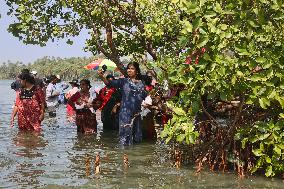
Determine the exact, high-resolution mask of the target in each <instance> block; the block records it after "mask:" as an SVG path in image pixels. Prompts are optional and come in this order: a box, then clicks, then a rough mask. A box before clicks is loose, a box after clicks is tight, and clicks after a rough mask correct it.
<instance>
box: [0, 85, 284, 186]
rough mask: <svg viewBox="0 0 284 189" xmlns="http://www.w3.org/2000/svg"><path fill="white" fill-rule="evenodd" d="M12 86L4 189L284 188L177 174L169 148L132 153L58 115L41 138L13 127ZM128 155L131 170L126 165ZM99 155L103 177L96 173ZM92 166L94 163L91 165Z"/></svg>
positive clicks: (1, 144)
mask: <svg viewBox="0 0 284 189" xmlns="http://www.w3.org/2000/svg"><path fill="white" fill-rule="evenodd" d="M10 83H11V81H7V80H6V81H0V89H1V96H0V115H1V116H0V173H1V174H0V188H39V187H42V188H77V187H80V188H233V189H234V188H238V189H239V188H269V189H278V188H282V189H283V188H284V184H283V182H282V181H281V180H278V179H267V178H263V177H249V178H247V179H242V180H241V179H238V177H237V176H236V175H235V174H232V173H225V174H224V173H213V172H209V171H203V172H202V173H201V174H199V175H195V172H194V167H193V166H190V165H189V166H182V167H181V168H180V169H177V168H173V167H172V162H171V161H170V160H169V158H168V151H169V149H170V147H169V146H165V145H159V144H155V142H143V143H141V144H138V145H134V146H132V147H129V148H127V149H122V148H121V147H119V146H118V145H117V143H118V138H117V133H115V132H110V133H104V132H102V128H101V124H100V125H99V128H98V130H99V131H100V134H98V135H97V136H88V135H87V136H84V135H79V134H77V132H76V127H75V125H74V124H71V123H68V122H67V121H66V119H65V109H64V107H63V106H61V107H60V108H59V109H58V116H57V118H56V119H47V118H46V119H45V120H44V122H43V125H42V128H43V131H42V132H41V133H40V134H34V133H29V132H20V131H18V128H17V126H15V127H14V128H10V127H9V122H10V121H9V120H10V115H11V112H12V104H13V101H14V98H15V92H14V91H13V90H10ZM124 153H126V154H127V155H128V159H129V167H128V166H125V165H124V162H123V157H124ZM97 154H99V155H100V158H101V161H100V172H99V173H98V174H96V173H95V165H94V162H95V157H96V155H97ZM88 162H89V163H88Z"/></svg>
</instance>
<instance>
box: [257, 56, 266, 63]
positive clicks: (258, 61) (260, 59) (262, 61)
mask: <svg viewBox="0 0 284 189" xmlns="http://www.w3.org/2000/svg"><path fill="white" fill-rule="evenodd" d="M255 61H256V62H257V63H264V62H266V59H265V58H263V57H258V58H257V59H256V60H255Z"/></svg>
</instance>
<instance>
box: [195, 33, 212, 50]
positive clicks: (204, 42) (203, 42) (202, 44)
mask: <svg viewBox="0 0 284 189" xmlns="http://www.w3.org/2000/svg"><path fill="white" fill-rule="evenodd" d="M208 41H209V38H208V37H207V36H205V37H202V38H201V41H200V43H199V44H197V45H196V46H197V47H198V48H201V47H204V46H205V45H206V44H207V42H208Z"/></svg>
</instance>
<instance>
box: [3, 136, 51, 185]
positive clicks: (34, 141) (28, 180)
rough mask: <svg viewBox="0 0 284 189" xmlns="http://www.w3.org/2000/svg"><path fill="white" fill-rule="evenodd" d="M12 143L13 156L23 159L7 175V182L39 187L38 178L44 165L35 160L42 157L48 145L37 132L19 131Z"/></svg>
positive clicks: (42, 172)
mask: <svg viewBox="0 0 284 189" xmlns="http://www.w3.org/2000/svg"><path fill="white" fill-rule="evenodd" d="M12 141H13V144H14V145H15V146H16V147H17V148H15V149H16V151H15V152H14V154H15V155H16V156H17V157H23V158H25V159H24V160H23V161H22V162H18V163H17V164H16V166H15V167H16V169H15V170H14V172H12V173H11V174H10V175H9V180H10V181H11V182H16V183H17V184H18V185H20V186H31V185H33V186H39V185H40V180H39V179H38V178H39V177H40V176H41V175H43V174H44V173H45V171H44V170H43V168H44V167H45V166H46V165H45V163H43V162H40V161H36V160H37V159H39V158H42V157H43V154H42V153H41V151H44V148H45V147H46V146H47V144H48V143H47V141H45V140H44V139H43V135H42V134H40V133H39V132H29V131H19V132H18V133H17V134H16V136H15V137H13V139H12ZM33 161H35V163H33Z"/></svg>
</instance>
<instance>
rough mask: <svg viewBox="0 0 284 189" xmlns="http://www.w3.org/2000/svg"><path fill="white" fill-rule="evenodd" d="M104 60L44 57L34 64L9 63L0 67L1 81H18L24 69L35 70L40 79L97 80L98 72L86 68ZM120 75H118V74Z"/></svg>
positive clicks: (94, 57) (96, 57) (95, 57)
mask: <svg viewBox="0 0 284 189" xmlns="http://www.w3.org/2000/svg"><path fill="white" fill-rule="evenodd" d="M98 58H103V57H100V56H93V57H71V58H60V57H47V56H46V57H43V58H39V59H37V60H36V61H34V62H33V63H28V64H24V63H23V62H20V61H16V62H11V61H9V60H8V61H7V62H4V63H2V64H1V65H0V79H16V78H17V76H18V75H19V74H20V73H21V70H22V69H29V70H30V71H32V70H35V71H37V72H38V76H39V77H40V78H43V77H46V76H49V75H51V74H54V75H60V77H61V78H62V79H63V80H72V79H73V78H76V79H82V78H89V79H96V76H97V72H96V71H94V70H87V69H86V68H84V66H86V65H87V64H89V63H91V62H92V61H94V60H96V59H98ZM117 74H118V73H117Z"/></svg>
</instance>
